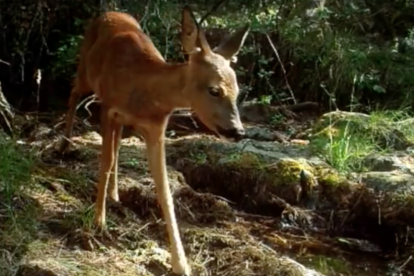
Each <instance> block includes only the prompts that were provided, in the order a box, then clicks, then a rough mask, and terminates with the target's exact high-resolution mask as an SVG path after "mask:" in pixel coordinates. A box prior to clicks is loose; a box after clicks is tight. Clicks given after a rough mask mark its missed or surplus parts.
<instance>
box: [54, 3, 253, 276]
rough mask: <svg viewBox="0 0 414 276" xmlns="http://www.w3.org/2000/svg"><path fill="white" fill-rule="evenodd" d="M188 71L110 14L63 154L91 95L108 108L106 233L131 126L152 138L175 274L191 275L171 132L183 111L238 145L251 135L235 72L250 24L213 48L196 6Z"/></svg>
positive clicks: (82, 60)
mask: <svg viewBox="0 0 414 276" xmlns="http://www.w3.org/2000/svg"><path fill="white" fill-rule="evenodd" d="M181 17H182V18H181V33H180V40H181V45H182V47H183V49H184V51H185V52H186V54H187V55H188V60H187V61H186V62H182V63H169V62H166V60H165V59H164V57H163V56H162V55H161V53H160V52H159V51H158V49H157V48H156V47H155V45H154V44H153V42H152V40H151V38H150V37H149V36H148V35H147V34H146V33H145V32H144V31H143V29H142V28H141V26H140V24H139V23H138V21H137V20H136V19H135V18H133V17H132V16H131V15H129V14H127V13H123V12H114V11H108V12H105V13H103V14H101V15H99V16H97V17H96V18H95V19H93V20H91V22H90V23H89V25H88V26H87V28H86V31H85V36H84V39H83V42H82V44H81V47H80V55H79V63H78V67H77V74H76V76H75V78H74V85H73V88H72V90H71V93H70V97H69V103H68V110H67V113H66V118H65V123H66V126H65V132H64V136H65V137H63V139H62V141H61V143H60V144H59V147H58V151H59V152H61V153H63V152H65V151H66V149H67V148H68V146H69V141H70V138H71V136H72V129H73V123H74V116H75V113H76V105H77V103H78V101H80V99H81V98H82V96H84V95H86V94H88V93H90V92H91V91H92V92H93V93H94V94H95V95H96V96H97V97H98V99H99V101H100V105H101V112H100V116H101V136H102V146H101V155H100V170H99V175H98V183H97V197H96V201H95V206H94V225H95V226H96V227H97V228H98V229H101V230H102V229H104V228H105V225H106V200H107V198H108V200H109V202H119V194H118V155H119V147H120V140H121V134H122V130H123V127H124V126H131V127H133V128H134V130H135V131H137V132H138V133H139V134H141V136H142V137H143V138H144V141H145V144H146V156H147V161H148V165H149V170H150V173H151V174H152V177H153V180H154V183H155V189H156V194H157V201H158V204H159V205H160V206H161V210H162V214H163V218H164V220H165V222H166V228H167V233H168V238H169V244H170V246H171V267H172V271H173V273H174V274H177V275H187V276H188V275H190V274H191V268H190V266H189V264H188V261H187V258H186V255H185V252H184V248H183V244H182V241H181V239H180V233H179V228H178V224H177V219H176V215H175V210H174V202H173V197H172V194H171V190H170V186H169V182H168V176H167V165H166V158H165V139H164V136H165V130H166V127H167V124H168V120H169V117H170V116H171V114H172V112H173V111H174V110H175V109H178V108H191V109H192V110H193V111H194V112H195V113H196V114H197V116H198V117H199V119H200V120H201V122H202V123H203V124H205V125H206V126H207V127H208V128H209V129H210V130H211V131H212V132H213V133H215V134H216V135H217V136H218V137H219V138H220V139H221V140H223V141H229V142H238V141H240V140H241V139H243V137H245V129H244V127H243V124H242V122H241V120H240V116H239V110H238V107H237V97H238V94H239V86H238V81H237V76H236V73H235V71H234V69H233V68H232V67H231V62H236V60H237V54H238V53H239V51H240V49H241V48H242V47H243V45H244V42H245V39H246V37H247V35H248V33H249V31H250V25H249V24H246V25H245V26H242V27H241V28H240V29H239V30H236V31H235V32H234V33H233V34H231V35H229V36H228V37H227V38H225V39H224V40H223V41H222V42H221V43H220V44H219V45H218V46H217V47H215V48H212V47H210V45H209V43H208V41H207V39H206V36H205V33H204V30H203V29H202V28H201V27H200V26H199V24H198V23H197V21H196V19H195V17H194V14H193V12H192V10H191V9H190V8H189V7H188V6H184V7H183V8H182V14H181Z"/></svg>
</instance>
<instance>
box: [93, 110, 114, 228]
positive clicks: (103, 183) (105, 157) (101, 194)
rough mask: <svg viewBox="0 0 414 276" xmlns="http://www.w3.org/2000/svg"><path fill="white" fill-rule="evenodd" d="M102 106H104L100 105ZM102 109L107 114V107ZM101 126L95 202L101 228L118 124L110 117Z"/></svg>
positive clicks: (103, 224)
mask: <svg viewBox="0 0 414 276" xmlns="http://www.w3.org/2000/svg"><path fill="white" fill-rule="evenodd" d="M102 108H104V107H102ZM104 109H105V110H102V111H101V112H105V114H106V116H108V112H107V109H106V108H104ZM101 126H102V128H104V129H103V130H102V134H103V136H102V150H101V167H100V170H99V182H98V195H97V198H96V202H95V224H96V226H97V227H98V228H100V229H102V228H103V227H104V226H105V224H106V195H107V187H108V182H109V178H110V173H111V170H112V167H113V165H114V160H115V147H114V141H115V139H114V138H115V137H114V134H115V130H116V129H117V128H118V127H119V125H118V124H117V123H116V122H115V121H114V120H113V119H111V118H106V120H105V121H104V123H103V124H101Z"/></svg>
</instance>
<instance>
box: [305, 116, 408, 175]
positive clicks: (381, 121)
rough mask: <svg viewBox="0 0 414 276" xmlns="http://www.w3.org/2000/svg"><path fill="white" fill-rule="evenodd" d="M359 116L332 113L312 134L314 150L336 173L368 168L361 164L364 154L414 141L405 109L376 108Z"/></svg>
mask: <svg viewBox="0 0 414 276" xmlns="http://www.w3.org/2000/svg"><path fill="white" fill-rule="evenodd" d="M357 114H358V113H357ZM362 118H363V119H360V118H354V117H351V116H350V117H347V115H345V116H344V117H341V118H340V116H337V114H333V115H332V116H329V117H328V118H325V120H326V122H324V123H323V127H325V128H324V129H323V130H322V131H320V132H318V133H316V135H315V136H314V137H313V138H312V144H311V146H312V147H313V149H314V151H315V152H317V153H318V154H319V155H320V156H321V157H322V158H323V159H325V161H326V162H327V163H329V164H330V165H331V166H332V167H334V168H335V169H337V170H338V171H339V172H340V173H343V174H347V173H350V172H361V171H364V170H368V169H369V168H366V167H364V166H363V163H364V158H365V157H366V156H368V155H371V154H374V153H376V154H381V153H385V152H392V151H395V150H396V147H398V143H407V142H408V141H414V130H413V129H414V128H413V127H411V126H410V124H412V123H413V121H412V120H411V119H410V115H409V114H408V112H405V111H401V110H384V111H383V110H377V111H374V112H372V113H370V114H369V115H368V116H367V117H365V115H364V116H363V117H362Z"/></svg>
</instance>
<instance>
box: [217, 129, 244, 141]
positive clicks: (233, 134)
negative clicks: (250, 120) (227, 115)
mask: <svg viewBox="0 0 414 276" xmlns="http://www.w3.org/2000/svg"><path fill="white" fill-rule="evenodd" d="M218 132H219V133H220V134H221V135H223V136H224V137H226V138H230V139H234V140H235V142H238V141H240V140H241V139H243V138H244V137H245V136H246V131H245V130H244V128H230V129H224V128H221V127H218Z"/></svg>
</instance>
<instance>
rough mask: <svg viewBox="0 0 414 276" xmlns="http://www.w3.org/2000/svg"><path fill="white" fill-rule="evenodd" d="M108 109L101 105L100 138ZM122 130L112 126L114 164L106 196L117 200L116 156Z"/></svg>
mask: <svg viewBox="0 0 414 276" xmlns="http://www.w3.org/2000/svg"><path fill="white" fill-rule="evenodd" d="M108 120H109V119H108V109H107V108H105V106H103V105H102V107H101V136H102V139H103V137H104V136H105V129H106V128H105V125H106V124H107V123H108ZM122 130H123V126H122V125H120V124H117V125H116V127H115V128H114V130H113V131H114V133H113V139H114V164H113V166H112V170H111V174H110V178H109V185H108V196H109V199H110V200H112V201H114V202H118V201H119V194H118V157H119V147H120V145H121V137H122Z"/></svg>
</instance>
